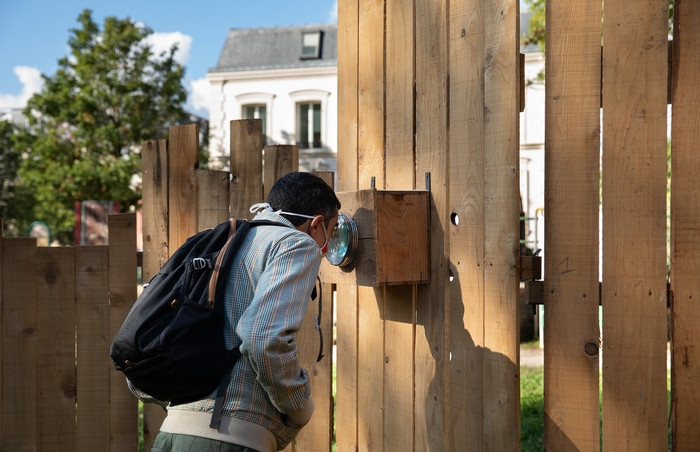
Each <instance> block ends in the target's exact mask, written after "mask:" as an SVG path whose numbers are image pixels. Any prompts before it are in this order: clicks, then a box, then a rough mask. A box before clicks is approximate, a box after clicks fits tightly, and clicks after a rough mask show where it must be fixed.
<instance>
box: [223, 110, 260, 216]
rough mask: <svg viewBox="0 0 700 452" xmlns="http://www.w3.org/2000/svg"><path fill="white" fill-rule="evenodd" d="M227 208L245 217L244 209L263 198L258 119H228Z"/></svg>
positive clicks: (231, 213) (234, 213)
mask: <svg viewBox="0 0 700 452" xmlns="http://www.w3.org/2000/svg"><path fill="white" fill-rule="evenodd" d="M230 135H231V148H230V149H231V156H230V159H231V174H232V181H231V209H230V215H231V217H233V218H249V217H250V212H249V211H248V209H249V208H250V206H252V205H253V204H255V203H258V202H261V201H262V200H263V187H262V174H263V167H262V150H263V138H262V119H242V120H237V121H231V134H230Z"/></svg>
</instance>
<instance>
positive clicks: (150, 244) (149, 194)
mask: <svg viewBox="0 0 700 452" xmlns="http://www.w3.org/2000/svg"><path fill="white" fill-rule="evenodd" d="M141 148H142V151H141V172H142V175H143V176H142V177H143V189H142V195H141V197H142V200H143V207H142V214H143V226H142V231H143V253H144V262H145V260H146V256H149V257H148V259H151V260H153V261H154V262H156V263H158V265H157V266H153V265H148V266H146V265H144V266H143V274H142V277H143V281H144V282H147V281H150V279H151V278H152V277H153V276H155V274H156V273H158V270H159V269H160V268H161V267H162V266H163V265H165V261H166V260H167V259H168V256H169V254H168V141H167V140H154V141H146V142H144V143H143V145H142V146H141Z"/></svg>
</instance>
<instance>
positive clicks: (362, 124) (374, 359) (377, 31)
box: [357, 0, 386, 450]
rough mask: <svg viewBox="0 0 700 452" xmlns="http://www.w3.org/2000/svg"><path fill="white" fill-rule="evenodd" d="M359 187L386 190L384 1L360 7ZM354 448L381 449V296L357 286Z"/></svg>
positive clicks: (382, 340)
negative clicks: (356, 397)
mask: <svg viewBox="0 0 700 452" xmlns="http://www.w3.org/2000/svg"><path fill="white" fill-rule="evenodd" d="M358 42H359V48H358V49H359V50H358V65H359V71H358V109H359V115H360V120H359V122H358V139H357V140H358V141H357V153H358V162H361V164H359V163H358V184H359V187H358V188H369V187H371V186H372V183H373V182H372V181H374V184H376V185H375V186H376V187H378V188H383V187H384V175H385V171H386V169H385V166H384V162H385V157H384V111H385V110H384V77H385V75H384V48H385V40H384V1H383V0H368V1H362V2H360V3H359V12H358ZM357 295H358V310H357V312H358V314H357V319H358V343H357V368H358V370H357V378H358V380H357V390H358V399H357V413H358V414H357V418H358V419H357V444H358V447H359V449H360V450H384V448H385V447H386V445H385V443H384V424H385V418H384V386H383V382H384V323H383V321H382V319H383V318H384V297H383V292H382V291H375V290H374V289H373V288H370V287H358V288H357Z"/></svg>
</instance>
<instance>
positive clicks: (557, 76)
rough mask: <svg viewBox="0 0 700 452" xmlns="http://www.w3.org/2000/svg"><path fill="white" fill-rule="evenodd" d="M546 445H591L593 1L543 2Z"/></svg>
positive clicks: (595, 139)
mask: <svg viewBox="0 0 700 452" xmlns="http://www.w3.org/2000/svg"><path fill="white" fill-rule="evenodd" d="M547 14H548V24H550V25H549V26H548V27H547V46H546V49H547V58H546V60H547V84H546V93H547V95H546V107H545V111H546V127H545V146H546V151H547V152H546V153H545V159H546V160H545V192H546V193H548V196H547V197H546V199H545V211H546V212H547V215H546V216H545V234H546V237H545V243H546V244H547V249H546V259H545V278H544V285H545V290H544V293H545V306H546V319H547V320H546V328H545V331H544V343H545V344H546V346H545V349H544V353H545V361H544V363H545V368H544V375H545V379H544V382H545V391H544V397H545V419H544V425H545V448H546V449H547V450H550V449H551V450H562V451H565V450H581V451H594V450H595V451H597V450H599V449H600V433H599V432H600V423H599V406H598V405H599V391H598V389H599V359H598V357H599V353H598V349H599V337H600V332H599V327H598V306H599V301H600V296H599V282H598V278H599V265H598V237H599V235H598V223H599V218H598V217H599V190H600V185H599V184H600V169H599V167H600V108H599V106H600V98H599V93H600V76H601V74H600V21H601V14H602V9H601V3H600V2H599V1H595V0H592V1H579V2H573V3H572V2H570V1H566V0H552V1H551V2H549V3H548V4H547Z"/></svg>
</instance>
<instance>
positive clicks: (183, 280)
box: [110, 219, 279, 428]
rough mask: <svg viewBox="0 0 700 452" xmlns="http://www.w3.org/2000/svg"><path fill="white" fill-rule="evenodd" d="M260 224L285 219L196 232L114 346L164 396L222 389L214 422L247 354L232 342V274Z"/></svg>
mask: <svg viewBox="0 0 700 452" xmlns="http://www.w3.org/2000/svg"><path fill="white" fill-rule="evenodd" d="M258 224H270V225H279V223H274V222H270V221H251V222H249V221H246V220H234V219H230V220H228V221H225V222H223V223H221V224H220V225H218V226H216V227H215V228H213V229H206V230H204V231H201V232H199V233H197V234H195V235H194V236H192V237H190V238H188V239H187V240H186V241H185V243H184V244H183V245H182V246H181V247H180V248H178V249H177V250H176V251H175V253H174V254H173V255H172V256H171V257H170V258H169V259H168V261H167V262H166V263H165V265H164V266H163V268H161V269H160V271H159V272H158V274H156V275H155V276H154V277H153V278H152V279H151V281H150V282H149V283H148V284H147V285H145V286H144V290H143V292H142V293H141V295H140V296H139V297H138V298H137V299H136V302H135V303H134V305H133V306H132V308H131V310H130V311H129V313H128V314H127V316H126V319H125V320H124V323H123V324H122V326H121V328H120V329H119V331H118V332H117V334H116V336H115V337H114V340H113V342H112V346H111V348H110V356H111V357H112V360H113V363H114V367H115V368H116V369H117V370H119V371H122V372H124V375H125V376H126V378H127V379H128V380H129V383H130V385H133V386H134V387H135V388H136V389H138V390H140V391H141V392H144V393H146V394H148V395H149V396H150V397H152V398H155V399H157V401H161V402H170V405H179V404H183V403H189V402H193V401H196V400H200V399H203V398H205V397H207V396H208V395H210V394H211V393H212V392H213V391H214V390H215V389H217V388H218V390H217V394H216V402H215V405H214V414H213V415H212V423H211V425H210V426H211V427H212V428H217V427H218V421H219V418H220V415H221V408H222V406H223V399H224V395H225V393H226V388H227V386H228V382H229V378H230V372H231V369H232V367H233V365H234V364H235V362H236V361H237V360H238V358H240V356H241V354H240V352H239V351H238V349H237V348H236V349H234V350H227V349H226V346H225V342H224V312H223V297H224V288H225V285H226V276H227V275H228V271H229V269H230V267H231V262H232V261H233V256H234V254H235V252H236V249H237V248H238V245H239V244H240V242H241V240H242V239H243V237H244V236H245V235H246V233H247V232H248V231H249V229H250V227H251V226H255V225H258ZM219 276H221V277H219Z"/></svg>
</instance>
